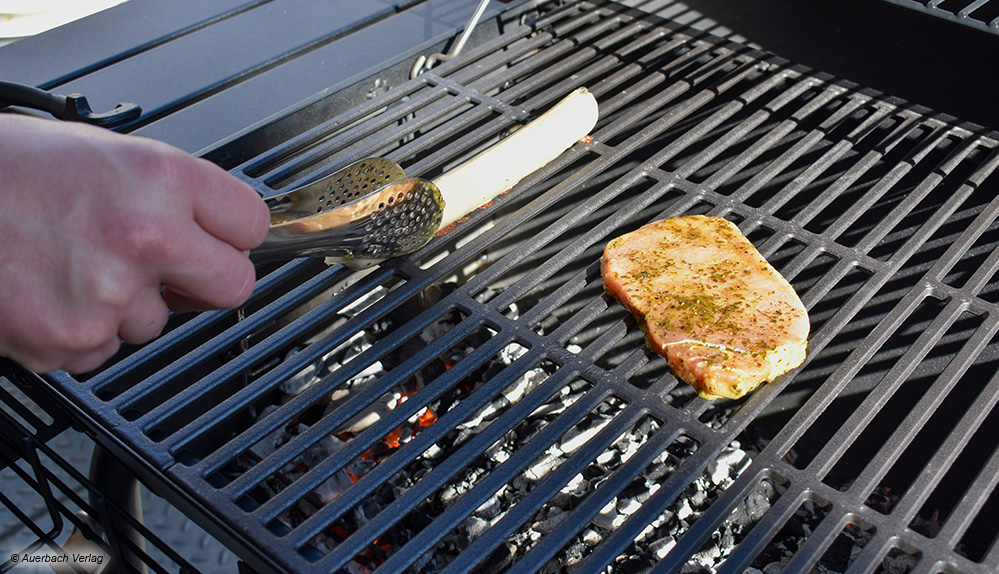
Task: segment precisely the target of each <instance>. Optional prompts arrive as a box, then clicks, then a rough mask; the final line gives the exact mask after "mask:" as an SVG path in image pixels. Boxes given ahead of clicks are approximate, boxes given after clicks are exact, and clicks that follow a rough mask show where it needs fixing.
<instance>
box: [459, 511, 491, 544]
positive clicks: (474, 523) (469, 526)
mask: <svg viewBox="0 0 999 574" xmlns="http://www.w3.org/2000/svg"><path fill="white" fill-rule="evenodd" d="M461 530H462V532H463V534H464V535H465V540H463V541H462V546H466V545H468V544H471V543H472V542H474V541H475V540H478V538H479V537H480V536H482V535H483V534H485V532H486V530H489V521H487V520H483V519H481V518H479V517H478V516H475V515H472V516H469V517H468V518H466V519H465V521H464V522H462V528H461Z"/></svg>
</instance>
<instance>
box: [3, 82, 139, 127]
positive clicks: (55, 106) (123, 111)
mask: <svg viewBox="0 0 999 574" xmlns="http://www.w3.org/2000/svg"><path fill="white" fill-rule="evenodd" d="M7 106H25V107H29V108H34V109H36V110H41V111H43V112H48V113H50V114H52V115H53V116H55V117H57V118H59V119H60V120H69V121H76V122H85V123H88V124H93V125H96V126H100V127H104V128H112V127H115V126H119V125H121V124H124V123H126V122H130V121H132V120H135V119H138V117H139V116H140V115H141V114H142V108H140V107H139V106H138V105H136V104H133V103H131V102H122V103H120V104H118V105H117V106H115V108H114V109H113V110H109V111H106V112H102V113H95V112H94V111H93V110H91V109H90V104H89V103H88V102H87V98H86V97H85V96H82V95H80V94H69V95H68V96H62V95H58V94H52V93H50V92H46V91H45V90H40V89H38V88H35V87H33V86H28V85H25V84H17V83H14V82H0V108H3V107H7Z"/></svg>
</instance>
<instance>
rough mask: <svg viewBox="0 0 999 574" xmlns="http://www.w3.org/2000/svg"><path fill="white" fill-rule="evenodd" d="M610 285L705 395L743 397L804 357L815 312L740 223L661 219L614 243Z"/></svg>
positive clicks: (607, 273) (606, 264) (654, 343)
mask: <svg viewBox="0 0 999 574" xmlns="http://www.w3.org/2000/svg"><path fill="white" fill-rule="evenodd" d="M601 271H602V274H603V279H604V287H605V289H606V291H607V293H609V294H610V295H611V296H613V297H614V298H615V299H617V300H618V301H619V302H620V303H621V304H622V305H624V306H625V307H626V308H627V309H628V310H630V311H631V312H632V313H633V314H634V315H635V317H636V319H637V320H638V323H639V325H641V327H642V330H643V331H644V332H645V337H646V341H647V342H648V344H649V347H651V348H652V349H653V350H655V351H656V352H657V353H659V354H660V355H662V356H663V357H665V358H666V359H667V360H668V361H669V364H670V366H671V367H672V369H673V371H674V372H675V373H676V375H677V376H678V377H680V378H681V379H683V380H684V381H686V382H688V383H690V384H691V385H693V386H694V387H695V388H696V389H697V391H698V393H700V394H701V396H703V397H705V398H719V397H728V398H733V399H736V398H740V397H742V396H743V395H745V394H746V393H748V392H749V391H751V390H753V389H754V388H756V387H757V386H758V385H759V384H760V383H762V382H764V381H772V380H774V378H776V377H777V376H779V375H781V374H783V373H786V372H787V371H790V370H791V369H794V368H795V367H797V366H798V365H800V364H801V363H802V361H804V359H805V348H806V346H807V338H808V330H809V323H808V313H807V311H806V310H805V307H804V305H802V303H801V300H800V299H799V298H798V295H797V294H796V293H795V292H794V289H793V288H792V287H791V285H790V284H789V283H788V282H787V281H786V280H785V279H784V278H783V277H782V276H781V275H780V274H779V273H778V272H777V271H776V270H775V269H774V268H773V267H772V266H771V265H770V264H769V263H768V262H767V261H766V259H764V258H763V256H762V255H760V253H759V252H758V251H757V250H756V248H755V247H754V246H753V244H752V243H751V242H750V241H749V240H748V239H747V238H746V237H745V236H744V235H743V234H742V233H741V232H740V231H739V228H738V227H736V226H735V225H734V224H733V223H731V222H729V221H727V220H725V219H723V218H720V217H707V216H703V215H692V216H685V217H674V218H670V219H664V220H660V221H654V222H652V223H649V224H648V225H645V226H644V227H642V228H640V229H638V230H636V231H633V232H631V233H627V234H625V235H622V236H620V237H617V238H615V239H612V240H611V241H610V242H608V243H607V245H606V247H605V248H604V255H603V261H602V267H601Z"/></svg>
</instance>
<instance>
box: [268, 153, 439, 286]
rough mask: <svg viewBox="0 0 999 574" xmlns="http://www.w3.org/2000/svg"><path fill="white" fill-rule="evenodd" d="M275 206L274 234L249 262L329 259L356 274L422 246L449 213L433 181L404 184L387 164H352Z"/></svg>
mask: <svg viewBox="0 0 999 574" xmlns="http://www.w3.org/2000/svg"><path fill="white" fill-rule="evenodd" d="M270 204H271V227H270V230H269V231H268V232H267V237H266V238H265V239H264V242H263V244H261V245H260V246H259V247H257V248H256V249H254V250H253V251H252V252H251V253H250V258H251V259H253V260H254V261H265V260H273V259H291V258H294V257H326V258H328V259H332V261H333V262H338V263H343V264H344V265H347V266H349V267H354V268H362V267H369V266H371V265H374V264H376V263H379V262H381V261H383V260H385V259H388V258H390V257H397V256H399V255H405V254H407V253H412V252H413V251H416V250H417V249H419V248H420V247H423V246H424V245H425V244H426V243H427V242H428V241H430V240H431V239H432V238H433V236H434V234H435V233H436V232H437V229H438V227H439V226H440V222H441V216H442V214H443V212H444V200H443V198H442V197H441V192H440V190H439V189H437V186H436V185H434V183H433V182H431V181H427V180H425V179H419V178H407V177H406V176H405V173H404V172H403V170H402V168H401V167H399V166H398V165H397V164H396V163H395V162H393V161H391V160H387V159H382V158H373V159H364V160H361V161H359V162H357V163H354V164H351V165H349V166H347V167H345V168H343V169H341V170H339V171H337V172H334V173H332V174H330V175H328V176H326V177H324V178H322V179H320V180H318V181H315V182H313V183H310V184H307V185H304V186H302V187H299V188H297V189H294V190H292V191H289V192H287V193H285V194H282V195H279V196H277V197H275V198H273V199H271V200H270Z"/></svg>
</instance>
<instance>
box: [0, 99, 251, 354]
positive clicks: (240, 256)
mask: <svg viewBox="0 0 999 574" xmlns="http://www.w3.org/2000/svg"><path fill="white" fill-rule="evenodd" d="M269 221H270V215H269V213H268V210H267V205H266V204H265V203H264V201H263V199H261V197H260V196H259V195H258V194H257V193H256V192H255V191H254V190H253V189H252V188H251V187H249V186H248V185H246V184H244V183H242V182H240V181H238V180H237V179H235V178H234V177H232V176H231V175H230V174H228V173H226V172H225V170H223V169H221V168H219V167H218V166H216V165H214V164H212V163H210V162H208V161H206V160H202V159H198V158H195V157H193V156H191V155H189V154H187V153H185V152H183V151H181V150H179V149H176V148H174V147H172V146H169V145H166V144H164V143H162V142H157V141H154V140H150V139H147V138H141V137H136V136H124V135H121V134H117V133H114V132H110V131H107V130H103V129H100V128H95V127H91V126H87V125H82V124H70V123H59V122H54V121H50V120H42V119H37V118H31V117H25V116H17V115H12V114H0V356H6V357H8V358H11V359H14V360H15V361H17V362H19V363H20V364H21V365H23V366H24V367H26V368H28V369H31V370H34V371H36V372H46V371H51V370H55V369H65V370H67V371H72V372H85V371H89V370H93V369H95V368H97V367H98V366H100V365H101V364H102V363H103V362H104V361H106V360H107V359H108V358H110V357H111V356H112V355H113V354H114V353H115V352H117V350H118V347H119V345H120V342H121V341H125V342H128V343H136V344H138V343H144V342H146V341H149V340H151V339H153V338H154V337H156V336H157V335H159V334H160V332H162V330H163V328H164V326H165V325H166V321H167V317H168V308H169V309H172V310H173V311H176V312H183V311H193V310H207V309H213V308H232V307H237V306H239V305H240V304H242V303H243V302H244V301H245V300H246V299H247V298H248V297H249V296H250V294H251V293H252V291H253V286H254V282H255V279H256V277H255V271H254V268H253V265H252V263H250V261H249V259H248V257H247V255H246V252H247V251H248V250H250V249H252V248H254V247H256V246H257V245H259V244H260V242H261V241H263V238H264V235H265V234H266V232H267V228H268V225H269Z"/></svg>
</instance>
